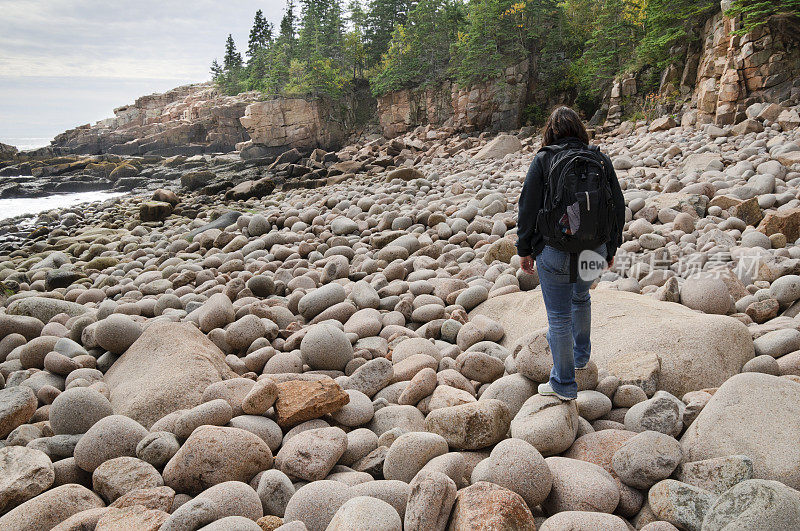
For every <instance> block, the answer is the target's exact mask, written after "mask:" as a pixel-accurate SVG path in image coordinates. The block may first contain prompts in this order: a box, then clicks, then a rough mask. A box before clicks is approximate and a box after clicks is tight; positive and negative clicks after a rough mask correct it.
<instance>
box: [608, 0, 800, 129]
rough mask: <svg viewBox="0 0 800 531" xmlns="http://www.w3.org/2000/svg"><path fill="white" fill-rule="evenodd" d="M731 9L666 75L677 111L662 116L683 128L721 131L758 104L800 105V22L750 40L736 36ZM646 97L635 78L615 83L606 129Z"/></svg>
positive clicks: (778, 22) (772, 26)
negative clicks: (675, 117) (706, 126)
mask: <svg viewBox="0 0 800 531" xmlns="http://www.w3.org/2000/svg"><path fill="white" fill-rule="evenodd" d="M725 9H726V6H725V5H724V2H723V5H721V10H720V11H719V12H717V13H716V14H714V15H713V16H712V17H710V18H709V19H708V20H706V22H705V23H704V24H703V26H702V30H701V36H702V38H701V40H700V42H699V44H698V45H695V46H693V47H690V48H689V49H685V48H684V49H682V50H681V52H682V53H681V55H682V56H683V57H685V60H683V61H682V62H676V63H674V64H672V65H670V66H669V67H668V68H667V69H666V71H664V72H663V73H662V75H661V84H660V87H659V90H658V92H659V95H660V96H661V97H662V98H667V99H669V98H670V97H672V98H673V99H674V100H675V101H674V104H673V105H674V107H673V108H672V109H661V111H662V112H673V111H674V112H676V113H681V114H683V116H684V121H685V122H684V123H695V122H696V123H701V124H702V123H714V124H716V125H718V126H723V125H730V124H734V123H739V122H741V121H742V120H744V119H746V117H747V116H746V114H745V110H746V109H747V107H749V106H750V105H752V104H753V103H763V102H769V103H782V104H784V106H790V104H793V103H796V102H797V101H798V99H800V21H798V20H797V19H792V18H789V17H773V18H772V19H770V20H769V22H768V23H767V24H766V25H765V26H763V27H761V28H759V29H758V30H755V31H753V32H750V33H747V34H745V35H741V36H739V35H734V34H733V33H734V32H735V31H736V30H737V29H738V28H739V21H738V20H737V19H732V18H729V17H726V16H724V15H723V12H724V10H725ZM644 96H646V95H645V94H644V93H643V91H642V90H641V89H639V88H638V87H637V79H636V75H635V74H629V75H626V76H622V77H621V78H619V79H618V80H616V82H615V83H614V85H613V87H612V89H611V92H610V97H609V101H608V116H607V120H606V124H605V125H606V126H607V127H613V126H615V125H617V124H619V123H620V121H621V119H622V117H623V116H624V115H625V114H629V113H630V112H631V111H632V109H633V108H634V107H635V106H636V104H638V103H640V102H641V100H642V98H643V97H644Z"/></svg>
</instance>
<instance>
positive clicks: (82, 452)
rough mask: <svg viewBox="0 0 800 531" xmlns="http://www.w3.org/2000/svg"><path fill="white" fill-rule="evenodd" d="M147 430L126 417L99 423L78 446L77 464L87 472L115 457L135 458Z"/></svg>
mask: <svg viewBox="0 0 800 531" xmlns="http://www.w3.org/2000/svg"><path fill="white" fill-rule="evenodd" d="M145 436H147V429H145V427H144V426H142V425H141V424H139V423H138V422H136V421H135V420H133V419H131V418H129V417H125V416H123V415H110V416H108V417H104V418H102V419H100V420H99V421H97V422H96V423H95V424H94V425H93V426H92V427H91V428H89V430H88V431H87V432H86V433H85V434H83V436H82V437H81V438H80V440H79V441H78V444H76V445H75V464H77V465H78V466H79V467H81V468H82V469H83V470H85V471H87V472H94V470H95V469H96V468H97V467H98V466H100V465H101V464H103V463H105V462H106V461H108V460H109V459H114V458H115V457H124V456H129V457H134V456H135V455H136V446H137V445H138V444H139V441H141V440H142V439H144V438H145Z"/></svg>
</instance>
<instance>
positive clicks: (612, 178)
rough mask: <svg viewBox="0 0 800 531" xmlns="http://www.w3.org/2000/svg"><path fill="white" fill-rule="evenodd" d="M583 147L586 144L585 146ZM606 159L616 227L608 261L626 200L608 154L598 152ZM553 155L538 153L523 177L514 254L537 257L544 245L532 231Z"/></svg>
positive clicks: (569, 140)
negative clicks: (515, 251) (515, 252)
mask: <svg viewBox="0 0 800 531" xmlns="http://www.w3.org/2000/svg"><path fill="white" fill-rule="evenodd" d="M557 143H558V144H570V143H574V144H578V145H580V144H582V142H581V141H580V140H579V139H577V138H573V137H567V138H562V139H559V140H558V141H557ZM584 145H585V144H584ZM601 155H602V156H603V158H604V159H605V160H606V162H607V164H606V168H608V179H609V182H610V183H611V194H612V197H613V199H614V218H615V219H616V224H615V227H613V230H612V231H611V239H610V240H609V241H608V243H607V244H606V249H607V251H608V255H607V256H606V259H607V260H609V261H610V260H611V258H613V257H614V255H615V254H616V252H617V247H619V245H620V243H621V241H622V227H623V226H624V225H625V198H624V197H623V196H622V190H621V189H620V187H619V180H617V174H616V172H614V166H613V164H612V163H611V159H609V158H608V155H606V154H604V153H601ZM551 156H552V154H551V153H549V152H548V151H539V153H537V154H536V157H535V158H534V159H533V162H532V163H531V166H530V168H528V175H527V176H526V177H525V184H524V185H523V186H522V193H520V195H519V217H518V218H517V237H518V240H517V254H519V255H520V256H534V257H535V256H536V255H538V254H539V253H540V252H541V251H542V249H543V248H544V246H545V242H544V239H543V238H542V235H541V234H539V233H538V232H536V231H535V230H534V224H535V222H536V216H537V214H538V213H539V210H541V208H542V203H543V201H544V195H543V191H544V181H545V179H546V178H547V171H548V170H547V169H548V168H549V166H550V163H549V160H550V157H551Z"/></svg>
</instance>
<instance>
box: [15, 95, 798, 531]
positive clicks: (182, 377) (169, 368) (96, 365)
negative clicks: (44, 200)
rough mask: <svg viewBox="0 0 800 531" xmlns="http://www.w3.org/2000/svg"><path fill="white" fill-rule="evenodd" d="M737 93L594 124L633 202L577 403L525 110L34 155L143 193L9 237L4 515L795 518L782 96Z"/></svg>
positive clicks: (238, 521)
mask: <svg viewBox="0 0 800 531" xmlns="http://www.w3.org/2000/svg"><path fill="white" fill-rule="evenodd" d="M746 114H747V116H748V117H747V118H746V119H745V120H743V121H741V122H739V123H738V124H735V125H732V126H716V125H712V124H703V125H699V124H693V123H692V120H691V118H692V116H693V115H692V114H691V113H687V114H684V115H683V116H682V119H681V121H682V122H683V124H680V125H679V124H678V123H676V120H675V119H674V118H672V117H669V116H667V117H663V118H659V119H656V120H653V121H651V122H647V121H640V122H623V123H622V124H621V125H619V126H617V127H614V128H612V129H610V130H608V131H605V132H599V131H598V132H596V138H595V139H594V142H595V143H597V144H598V145H599V146H600V147H601V148H602V149H603V150H604V151H606V152H607V153H609V155H610V156H611V158H612V160H613V161H614V166H615V168H616V171H617V174H618V176H619V179H620V182H621V185H622V188H623V192H624V196H625V201H626V205H627V209H626V219H627V220H628V221H626V226H625V230H624V243H623V245H622V246H621V248H620V251H619V253H618V255H617V259H616V260H615V264H614V267H613V268H612V269H611V270H609V271H607V272H605V273H604V274H603V275H602V277H601V278H600V279H599V280H598V281H597V283H596V286H595V287H594V289H593V290H592V299H593V310H594V315H593V328H594V330H593V352H592V361H591V362H590V366H589V368H588V369H587V370H585V371H581V373H580V374H579V385H580V392H579V396H578V399H577V400H576V401H574V402H561V401H559V400H557V399H555V398H552V397H544V396H541V395H538V394H536V386H537V383H539V382H543V381H546V380H547V378H548V374H549V370H550V367H551V364H552V360H551V357H550V352H549V350H548V346H547V342H546V340H545V339H544V332H545V330H546V326H547V321H546V316H545V313H544V307H543V303H542V299H541V294H540V290H538V289H537V285H538V278H537V276H536V275H528V274H525V273H524V272H522V270H521V269H520V268H519V258H518V257H517V256H516V255H515V251H516V249H515V247H514V243H515V230H516V229H515V227H516V209H517V199H518V196H519V192H520V189H521V186H522V182H523V179H524V175H525V172H526V170H527V166H528V164H529V163H530V160H531V159H532V157H533V155H534V153H535V152H536V150H537V149H538V146H539V144H540V141H541V139H540V137H538V136H536V135H532V134H531V131H530V130H521V131H512V132H511V133H503V134H499V135H493V134H487V133H481V134H459V133H454V132H453V131H452V130H448V129H446V128H436V127H433V126H427V127H418V128H415V129H414V130H412V131H410V132H407V133H405V134H403V135H401V136H398V137H395V138H393V139H391V140H387V139H385V138H380V139H377V138H376V139H364V140H362V141H361V142H358V143H356V144H352V145H348V146H346V147H345V148H343V149H341V150H339V151H324V150H321V149H317V150H315V151H312V152H310V153H306V154H304V153H302V152H301V151H299V150H297V149H293V150H287V151H285V152H283V153H281V154H280V155H278V156H269V157H261V158H252V159H247V160H245V159H242V157H240V156H239V154H238V153H233V154H228V155H206V154H197V155H192V156H190V157H187V156H183V155H181V156H174V157H171V158H163V157H161V158H156V157H153V158H148V157H136V156H128V155H98V156H81V155H74V156H72V159H74V160H72V159H70V160H72V161H71V162H67V161H66V160H64V161H63V162H62V161H59V162H58V164H66V165H69V164H76V163H77V164H79V165H84V166H83V167H84V168H89V167H94V166H100V165H102V166H103V167H104V171H109V170H110V171H109V174H110V175H113V174H114V172H121V173H122V172H127V171H131V173H133V171H135V172H136V174H137V175H140V176H141V175H143V176H148V177H149V176H156V175H162V176H164V177H163V181H162V180H159V179H154V180H153V181H152V183H150V181H149V180H148V181H147V182H148V183H150V184H148V186H151V187H153V186H162V185H163V187H162V188H161V189H158V190H155V191H153V190H150V191H146V192H143V193H142V194H139V195H137V196H130V197H123V198H116V199H113V200H110V201H108V202H105V203H102V204H95V205H93V206H91V207H89V208H86V207H80V208H73V209H68V210H66V211H60V212H58V211H56V212H50V213H47V214H44V215H42V216H40V218H39V220H38V221H37V224H36V225H37V226H36V227H35V228H34V229H33V230H32V231H30V230H28V232H27V233H24V234H22V233H20V234H17V237H18V239H17V240H14V241H13V243H6V244H5V245H4V248H3V256H2V260H1V261H0V279H2V282H3V287H4V301H3V312H2V314H0V336H1V337H0V359H1V360H2V363H0V375H2V378H0V381H2V382H3V383H2V389H0V437H2V443H0V444H1V445H2V448H0V458H1V459H2V462H3V466H2V467H0V514H2V516H0V528H2V529H59V530H67V529H71V530H77V529H97V530H103V529H122V528H125V529H165V530H171V529H200V528H202V529H207V530H211V529H216V530H223V529H225V530H229V529H236V530H240V529H241V530H246V529H253V530H258V529H263V530H269V529H282V530H292V529H293V530H301V529H308V530H325V529H330V530H345V529H347V530H361V529H386V530H400V529H407V530H412V529H419V530H428V529H453V530H463V529H548V530H556V529H620V530H626V529H631V528H636V529H645V530H648V531H653V530H669V529H683V530H702V531H705V530H716V529H723V528H725V529H733V528H736V529H755V528H759V529H766V528H768V529H795V528H798V527H800V495H799V494H798V491H797V490H796V489H800V475H798V470H800V452H798V446H797V440H798V436H800V411H799V410H798V407H800V406H798V404H800V321H798V317H797V315H798V314H800V246H798V245H797V241H798V238H800V128H798V124H799V123H800V119H799V118H798V115H797V108H796V107H781V106H779V105H776V104H754V105H752V106H750V107H748V109H747V113H746ZM20 156H23V157H24V156H25V155H24V154H23V155H17V160H16V161H15V162H16V164H21V163H24V162H19V157H20ZM54 164H56V163H54V162H53V161H52V160H49V161H48V162H40V161H34V167H35V165H41V166H44V167H48V165H49V166H53V165H54ZM111 166H113V169H112V168H111ZM128 168H131V170H128ZM121 178H131V177H121Z"/></svg>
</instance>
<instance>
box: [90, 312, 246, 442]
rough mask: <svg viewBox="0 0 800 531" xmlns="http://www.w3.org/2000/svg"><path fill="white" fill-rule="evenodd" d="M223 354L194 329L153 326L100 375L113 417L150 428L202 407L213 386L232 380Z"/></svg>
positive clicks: (179, 326) (169, 323)
mask: <svg viewBox="0 0 800 531" xmlns="http://www.w3.org/2000/svg"><path fill="white" fill-rule="evenodd" d="M235 376H236V374H235V373H234V372H233V371H231V370H230V369H229V368H228V366H227V365H226V364H225V355H224V354H223V353H222V351H221V350H219V348H217V346H216V345H214V343H212V342H211V341H210V340H209V339H208V338H207V337H206V336H204V335H203V333H202V332H200V331H199V330H198V329H197V328H195V327H194V326H192V325H189V324H177V323H172V322H159V323H153V324H151V325H150V326H148V327H147V329H146V330H145V331H144V332H143V333H142V335H141V336H140V337H139V339H138V340H136V342H135V343H134V344H133V345H131V346H130V348H128V350H127V351H126V352H125V354H123V355H122V356H121V357H120V358H119V359H118V360H117V361H116V362H115V363H114V365H112V366H111V368H110V369H109V370H108V372H107V373H106V375H105V382H106V383H107V384H108V386H109V388H110V389H111V406H112V407H113V408H114V413H116V414H119V415H126V416H128V417H131V418H132V419H134V420H136V421H138V422H139V423H140V424H142V425H143V426H145V427H146V428H150V426H152V425H153V423H154V422H155V421H157V420H158V419H160V418H161V417H163V416H164V415H166V414H168V413H172V412H173V411H176V410H178V409H190V408H192V407H194V406H196V405H198V404H200V403H202V402H203V391H205V389H206V387H208V386H209V385H211V384H212V383H215V382H219V381H222V380H227V379H228V378H234V377H235Z"/></svg>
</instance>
